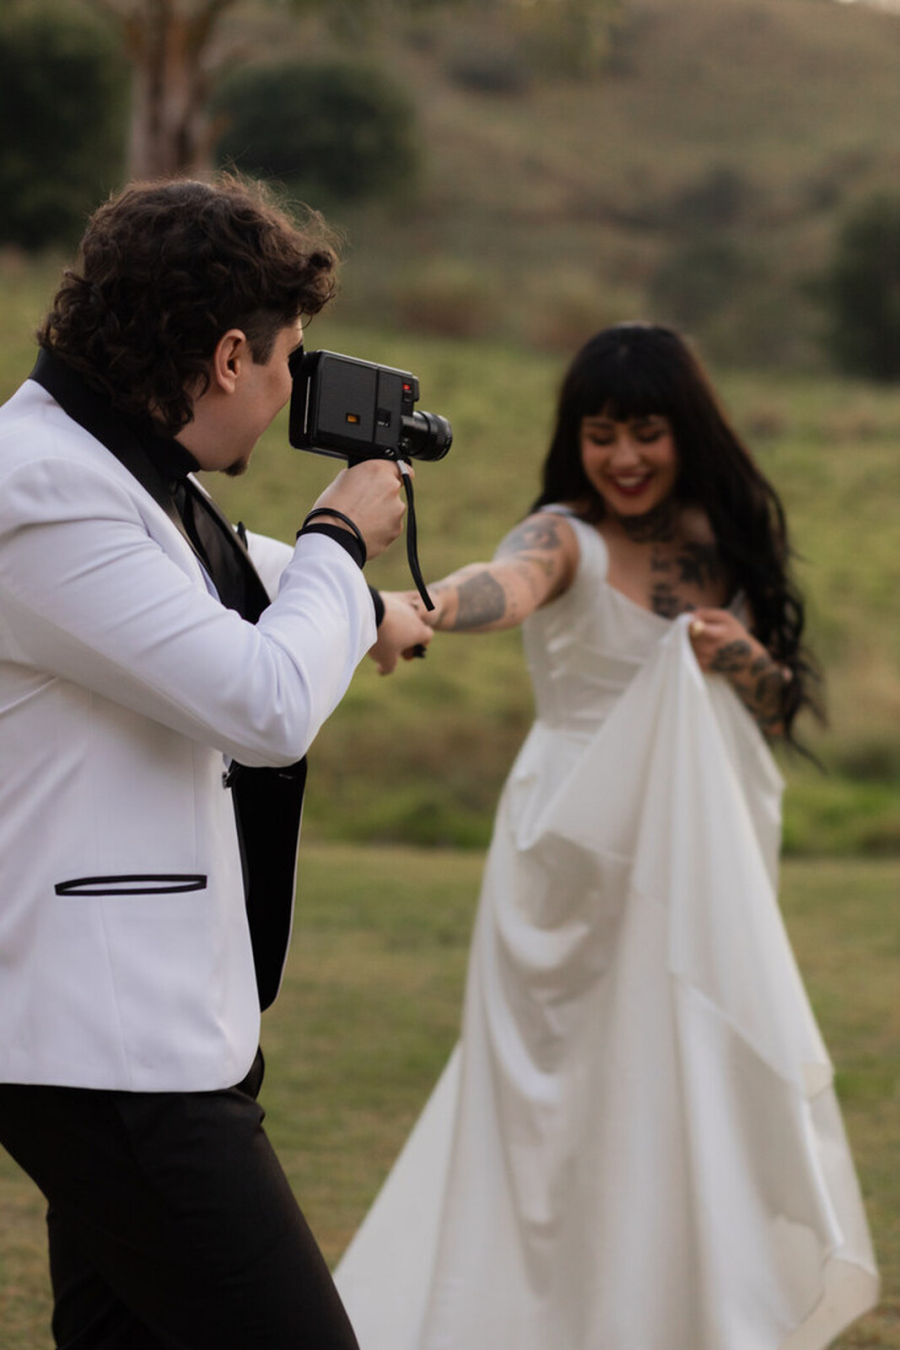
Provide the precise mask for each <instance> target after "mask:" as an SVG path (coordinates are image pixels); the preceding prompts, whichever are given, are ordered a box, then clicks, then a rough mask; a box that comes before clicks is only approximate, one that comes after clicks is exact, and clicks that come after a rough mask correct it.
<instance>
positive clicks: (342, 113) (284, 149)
mask: <svg viewBox="0 0 900 1350" xmlns="http://www.w3.org/2000/svg"><path fill="white" fill-rule="evenodd" d="M214 110H215V112H216V114H217V115H218V116H219V118H220V119H221V121H222V122H223V124H224V129H223V131H222V133H221V135H220V137H219V141H218V144H217V146H216V151H215V154H216V159H217V161H218V163H219V164H234V165H236V166H237V167H238V168H240V169H242V170H244V171H245V172H248V173H252V174H254V175H256V176H258V177H262V178H271V179H276V180H278V181H279V182H280V183H282V184H283V185H284V186H285V187H286V188H287V189H289V191H290V192H291V193H293V194H295V195H297V196H299V197H302V198H303V199H304V200H306V201H309V202H312V203H313V204H314V205H319V204H324V205H333V204H334V203H353V202H359V201H364V200H366V199H370V198H379V197H383V198H391V197H397V196H403V195H405V194H406V193H407V192H408V191H409V189H410V187H411V185H412V182H413V180H414V177H415V169H416V153H415V143H414V137H413V123H414V112H413V107H412V104H411V102H410V100H409V99H408V98H407V96H406V94H405V93H404V91H403V90H402V89H400V88H399V87H398V86H397V85H396V84H394V83H393V82H392V81H390V80H388V79H387V78H386V77H385V76H384V75H382V74H381V73H380V72H378V71H377V70H373V69H372V68H371V67H369V66H362V65H351V64H346V63H331V64H326V65H309V64H307V63H303V62H297V61H289V62H284V63H281V64H278V65H270V66H255V67H249V68H247V69H245V70H242V71H239V72H237V73H235V74H234V75H232V76H230V77H229V78H227V79H226V80H225V81H223V83H222V85H221V86H220V89H219V91H218V93H217V95H216V98H215V100H214Z"/></svg>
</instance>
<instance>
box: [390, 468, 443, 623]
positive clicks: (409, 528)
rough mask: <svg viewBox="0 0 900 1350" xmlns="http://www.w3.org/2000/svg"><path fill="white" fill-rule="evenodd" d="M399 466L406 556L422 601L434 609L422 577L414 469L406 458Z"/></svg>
mask: <svg viewBox="0 0 900 1350" xmlns="http://www.w3.org/2000/svg"><path fill="white" fill-rule="evenodd" d="M397 468H398V469H399V470H400V473H401V475H402V477H403V487H404V490H405V492H406V504H407V513H406V556H407V558H408V559H409V570H410V572H411V573H412V579H413V581H414V582H415V583H416V590H417V591H418V592H419V594H420V595H421V597H422V603H423V604H424V606H425V608H426V609H429V610H431V609H434V601H433V600H432V598H431V596H430V595H429V594H428V591H427V589H426V586H425V581H424V578H423V577H422V569H421V567H420V566H419V549H418V532H417V530H416V499H415V494H414V493H413V485H412V469H411V467H410V465H409V463H408V461H407V460H405V459H398V460H397Z"/></svg>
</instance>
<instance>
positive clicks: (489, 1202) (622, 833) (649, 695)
mask: <svg viewBox="0 0 900 1350" xmlns="http://www.w3.org/2000/svg"><path fill="white" fill-rule="evenodd" d="M574 525H575V528H576V530H577V532H578V537H579V544H580V549H581V563H580V566H579V571H578V576H577V578H576V581H575V583H574V585H573V587H572V588H571V589H570V591H569V592H568V593H567V594H566V595H565V596H563V597H562V598H561V599H560V600H558V601H556V602H555V603H554V604H552V605H550V606H548V607H547V608H546V609H544V610H541V611H539V612H538V613H537V614H536V615H535V616H533V618H532V619H530V620H529V622H528V625H527V627H526V647H527V651H528V656H529V663H530V667H531V672H532V677H533V680H534V685H535V695H536V699H537V705H538V720H537V722H536V724H535V726H534V727H533V729H532V731H531V733H530V735H529V737H528V739H527V741H526V743H525V745H524V746H523V748H522V751H521V753H520V755H519V758H518V760H517V762H516V765H515V767H514V768H513V770H512V773H511V775H510V778H509V780H508V782H507V785H506V788H505V790H504V793H503V797H502V800H501V803H500V808H499V812H498V817H497V822H496V829H495V834H494V839H493V843H492V846H491V850H490V854H489V857H488V861H487V867H486V871H485V877H484V884H483V891H482V896H481V904H480V909H479V913H478V919H477V923H476V928H475V934H474V939H473V945H472V953H471V962H470V968H469V977H468V985H467V993H466V1002H465V1013H464V1022H463V1033H462V1038H461V1041H460V1044H459V1046H458V1047H457V1048H456V1050H455V1051H454V1053H453V1056H452V1058H451V1060H450V1062H449V1064H448V1066H447V1069H446V1070H445V1072H444V1074H443V1076H442V1078H441V1080H440V1082H439V1083H438V1085H437V1088H436V1089H435V1091H434V1094H433V1095H432V1097H431V1099H430V1101H429V1102H428V1104H427V1106H426V1108H425V1110H424V1112H423V1114H422V1116H421V1117H420V1119H419V1121H418V1123H417V1125H416V1126H415V1128H414V1130H413V1132H412V1135H411V1136H410V1138H409V1140H408V1142H407V1144H406V1146H405V1148H404V1150H403V1152H402V1153H401V1155H400V1158H399V1159H398V1162H397V1164H396V1165H395V1167H394V1169H393V1171H392V1173H391V1175H390V1176H389V1178H388V1180H387V1182H386V1183H385V1186H384V1188H383V1189H382V1191H381V1193H380V1195H379V1196H378V1198H377V1200H376V1201H375V1204H374V1206H373V1208H372V1210H371V1211H370V1213H369V1215H368V1216H367V1218H366V1220H365V1222H364V1223H363V1225H362V1227H361V1229H360V1231H359V1232H358V1234H357V1235H356V1237H355V1239H354V1240H353V1242H352V1243H351V1245H350V1247H349V1249H348V1251H347V1253H346V1254H345V1256H344V1259H343V1260H342V1262H341V1264H340V1266H339V1268H338V1271H337V1282H338V1287H339V1289H340V1292H341V1294H342V1296H343V1298H344V1300H345V1302H346V1305H347V1308H348V1311H349V1313H350V1316H351V1319H352V1320H353V1323H354V1325H355V1327H356V1330H357V1335H358V1336H359V1341H360V1345H361V1348H362V1350H821V1347H824V1346H826V1345H827V1344H828V1342H829V1341H830V1340H831V1339H832V1338H833V1337H834V1336H836V1335H837V1334H838V1332H839V1331H840V1329H841V1328H842V1327H843V1326H844V1325H846V1324H847V1323H848V1322H849V1321H851V1320H852V1319H853V1318H855V1317H857V1316H858V1315H859V1314H860V1313H862V1312H864V1311H865V1310H866V1309H867V1308H869V1307H871V1306H872V1305H873V1304H874V1303H875V1301H876V1299H877V1293H878V1278H877V1273H876V1268H875V1262H874V1257H873V1253H872V1248H871V1243H870V1240H869V1235H868V1231H867V1227H866V1221H865V1217H864V1214H863V1209H862V1204H861V1201H860V1195H859V1189H858V1186H857V1182H856V1177H855V1174H854V1170H853V1164H852V1161H851V1158H850V1155H849V1152H848V1148H847V1144H846V1139H845V1136H844V1131H843V1126H842V1122H841V1118H840V1113H839V1110H838V1106H837V1102H836V1099H835V1095H834V1092H833V1088H832V1069H831V1065H830V1062H829V1059H828V1055H827V1052H826V1050H825V1047H824V1045H823V1043H822V1040H821V1037H820V1035H819V1032H818V1029H817V1027H816V1024H815V1021H814V1019H813V1015H812V1012H811V1010H810V1007H809V1004H808V1001H807V998H806V995H805V992H804V989H803V986H802V983H801V980H800V976H799V974H798V971H797V967H796V965H795V963H794V959H793V956H792V953H791V950H790V946H789V943H788V939H787V936H786V933H785V930H784V927H783V924H782V920H781V916H780V913H779V909H778V905H777V900H776V886H777V852H778V843H779V835H780V796H781V789H782V782H781V779H780V776H779V774H778V771H777V769H776V767H775V764H774V762H773V760H772V758H771V755H770V754H769V751H768V749H767V747H766V746H765V744H764V741H763V739H762V737H761V736H760V734H759V732H758V730H757V728H756V726H755V725H754V723H753V721H752V719H751V717H750V716H749V714H748V713H747V712H746V710H745V709H744V708H743V706H742V705H741V703H740V701H739V700H738V698H737V697H736V695H735V694H734V692H733V690H732V688H731V686H730V685H729V684H728V683H727V682H726V681H725V680H724V679H723V678H720V677H712V678H709V677H704V676H703V675H702V673H701V672H700V670H699V668H698V666H697V664H696V661H695V659H694V656H693V651H692V649H691V645H690V642H689V639H688V635H687V618H686V616H685V617H682V618H681V619H678V620H676V621H675V622H674V623H671V622H669V621H667V620H664V619H662V618H660V617H659V616H657V615H654V614H652V613H650V612H649V611H647V610H644V609H642V608H641V607H640V606H638V605H636V604H634V603H632V602H631V601H629V600H628V599H627V598H626V597H624V596H622V595H621V594H619V593H618V592H616V591H614V590H613V589H612V588H610V587H609V586H608V585H607V584H606V581H605V575H606V555H605V548H604V545H603V541H602V539H601V537H600V536H599V535H598V534H597V532H596V531H595V530H593V529H591V528H590V527H587V526H584V525H582V524H580V523H579V522H574Z"/></svg>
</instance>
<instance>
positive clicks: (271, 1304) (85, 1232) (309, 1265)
mask: <svg viewBox="0 0 900 1350" xmlns="http://www.w3.org/2000/svg"><path fill="white" fill-rule="evenodd" d="M261 1082H262V1056H261V1055H260V1056H258V1057H257V1062H256V1064H255V1065H254V1068H253V1070H251V1073H250V1074H249V1075H248V1077H247V1079H246V1080H245V1081H244V1082H243V1083H241V1084H239V1085H238V1086H237V1087H235V1088H230V1089H228V1090H225V1091H221V1092H183V1093H143V1092H135V1093H131V1092H99V1091H93V1090H90V1089H86V1088H61V1087H32V1086H21V1085H18V1084H0V1143H2V1144H3V1145H4V1147H5V1148H6V1149H7V1150H8V1151H9V1153H11V1154H12V1156H13V1158H15V1160H16V1162H17V1163H18V1164H19V1165H20V1167H22V1168H23V1169H24V1171H26V1172H27V1173H28V1175H29V1176H30V1177H31V1178H32V1179H33V1180H34V1181H35V1182H36V1184H37V1185H38V1186H39V1188H40V1189H41V1191H43V1193H44V1195H45V1197H46V1199H47V1201H48V1211H47V1229H48V1236H49V1244H50V1275H51V1280H52V1284H53V1294H54V1310H53V1333H54V1336H55V1338H56V1344H57V1346H58V1347H60V1350H358V1346H357V1341H356V1337H355V1336H354V1334H353V1330H352V1328H351V1326H350V1323H349V1320H348V1318H347V1315H346V1313H345V1311H344V1308H343V1305H342V1304H341V1301H340V1298H339V1297H338V1294H337V1290H336V1289H335V1287H334V1284H333V1282H332V1279H331V1275H330V1273H329V1271H328V1268H327V1266H326V1264H325V1261H324V1258H323V1257H322V1254H321V1252H320V1251H319V1248H318V1246H317V1245H316V1242H315V1240H314V1238H313V1236H312V1234H311V1232H310V1231H309V1228H308V1227H307V1224H306V1221H305V1219H304V1218H303V1215H302V1214H301V1212H300V1209H299V1207H298V1205H297V1202H296V1200H295V1199H294V1197H293V1194H292V1193H291V1189H290V1187H289V1185H288V1182H287V1179H286V1177H285V1175H284V1173H283V1171H282V1169H281V1166H280V1164H279V1162H278V1159H277V1158H276V1156H275V1153H274V1151H273V1149H272V1146H271V1144H270V1143H269V1140H268V1138H267V1136H266V1133H265V1131H264V1130H263V1128H262V1120H263V1114H264V1113H263V1111H262V1109H261V1108H260V1107H259V1105H258V1104H257V1102H256V1094H257V1092H258V1090H259V1086H260V1084H261Z"/></svg>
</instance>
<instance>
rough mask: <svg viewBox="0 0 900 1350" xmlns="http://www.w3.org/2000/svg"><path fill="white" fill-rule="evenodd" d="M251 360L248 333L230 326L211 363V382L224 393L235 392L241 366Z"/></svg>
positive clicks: (220, 341) (220, 340) (221, 339)
mask: <svg viewBox="0 0 900 1350" xmlns="http://www.w3.org/2000/svg"><path fill="white" fill-rule="evenodd" d="M249 360H250V350H249V347H248V346H247V335H246V334H245V333H244V332H243V330H242V329H240V328H229V330H228V332H227V333H223V334H222V336H221V337H220V338H219V341H218V342H217V343H216V350H215V351H214V352H213V359H212V362H211V365H210V372H209V373H210V383H211V385H213V386H215V387H216V388H218V389H221V391H222V393H223V394H233V393H234V391H235V388H236V387H237V382H238V379H239V378H240V374H241V367H242V365H243V363H244V362H245V361H249Z"/></svg>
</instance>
